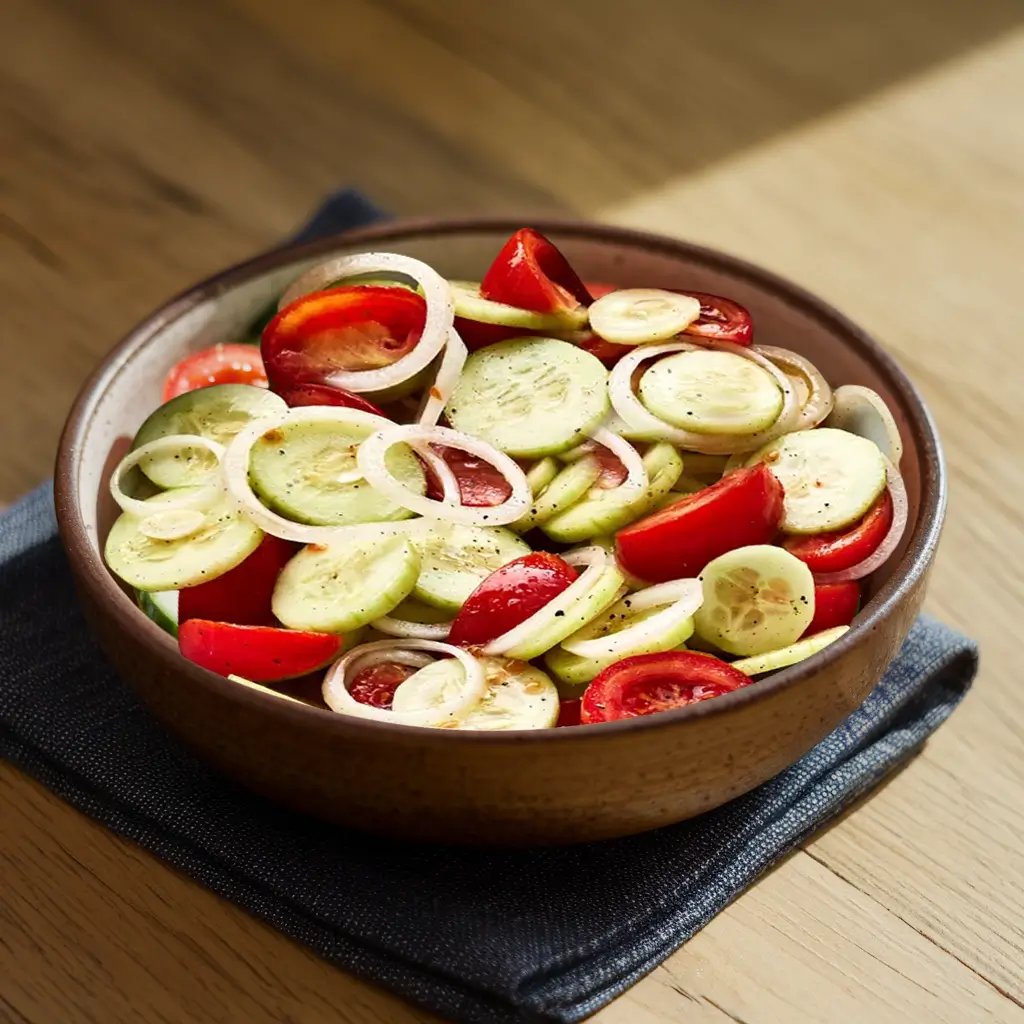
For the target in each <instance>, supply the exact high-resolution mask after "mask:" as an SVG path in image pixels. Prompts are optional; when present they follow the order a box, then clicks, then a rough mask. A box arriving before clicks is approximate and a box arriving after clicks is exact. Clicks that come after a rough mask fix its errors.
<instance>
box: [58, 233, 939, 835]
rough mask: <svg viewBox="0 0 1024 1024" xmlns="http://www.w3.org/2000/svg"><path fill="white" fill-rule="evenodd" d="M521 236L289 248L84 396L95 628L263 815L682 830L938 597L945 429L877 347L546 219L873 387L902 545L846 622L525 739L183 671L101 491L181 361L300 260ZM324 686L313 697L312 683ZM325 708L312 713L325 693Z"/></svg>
mask: <svg viewBox="0 0 1024 1024" xmlns="http://www.w3.org/2000/svg"><path fill="white" fill-rule="evenodd" d="M519 226H520V225H519V223H518V222H516V221H512V220H508V219H490V220H464V221H449V220H445V221H417V222H404V223H403V222H396V223H390V224H385V225H383V226H377V227H373V228H369V229H365V230H360V231H355V232H352V233H350V234H346V235H344V236H339V237H336V238H333V239H327V240H325V241H319V242H315V243H311V244H306V245H302V246H296V247H290V248H283V249H280V250H277V251H274V252H271V253H268V254H265V255H262V256H259V257H257V258H256V259H253V260H250V261H249V262H247V263H243V264H241V265H240V266H237V267H234V268H232V269H231V270H228V271H226V272H224V273H222V274H219V275H217V276H216V277H214V278H211V279H210V280H208V281H205V282H203V283H202V284H199V285H197V286H196V287H195V288H192V289H190V290H189V291H187V292H186V293H184V294H183V295H181V296H179V297H178V298H175V299H173V300H172V301H171V302H169V303H168V304H167V305H165V306H164V307H162V308H161V309H159V310H157V311H156V312H155V313H153V315H152V316H150V317H149V318H148V319H147V320H146V321H145V322H144V323H142V324H140V325H139V326H138V327H137V328H136V329H135V330H134V331H132V332H131V334H129V335H128V337H127V338H125V339H124V341H122V342H121V343H120V344H119V345H118V346H117V347H116V348H115V349H114V350H113V351H112V352H111V353H110V355H109V356H108V357H107V358H106V359H105V360H104V362H103V364H102V365H101V366H100V367H99V369H98V370H97V371H96V373H95V374H94V375H93V376H92V378H91V379H90V380H89V382H88V383H87V384H86V386H85V388H84V389H83V391H82V393H81V394H80V396H79V397H78V400H77V401H76V403H75V405H74V408H73V409H72V412H71V415H70V417H69V419H68V422H67V426H66V428H65V431H64V435H63V438H62V440H61V445H60V454H59V458H58V465H57V474H56V484H57V513H58V518H59V522H60V530H61V537H62V539H63V542H64V545H65V548H66V549H67V553H68V557H69V559H70V562H71V566H72V569H73V571H74V576H75V579H76V582H77V586H78V589H79V591H80V594H81V600H82V602H83V605H84V608H85V611H86V614H87V617H88V619H89V621H90V623H91V626H92V628H93V629H94V631H95V634H96V636H97V638H98V639H99V642H100V643H101V644H102V646H103V648H104V649H105V651H106V652H107V654H108V655H109V657H110V659H111V661H112V662H113V663H114V664H115V666H116V667H117V669H118V670H119V672H120V673H121V674H122V675H123V677H124V678H125V679H126V680H127V681H128V682H129V683H130V684H131V685H132V686H133V687H134V688H135V690H136V691H137V692H138V694H139V696H140V697H141V698H142V699H143V701H144V702H145V703H146V704H147V705H148V706H149V708H150V709H151V710H152V711H153V713H154V714H155V715H157V716H158V717H159V718H160V719H161V720H162V721H163V722H164V723H165V725H166V727H167V728H168V729H170V730H171V731H172V732H173V733H174V734H175V735H177V736H178V737H179V738H180V739H181V740H182V741H183V742H184V743H185V744H187V745H188V746H189V747H191V748H192V749H193V750H194V751H195V752H196V753H197V754H198V755H199V756H200V757H202V758H203V759H205V760H206V761H207V762H209V764H210V765H212V766H214V767H215V768H216V769H218V770H220V771H221V772H223V773H225V774H226V775H228V776H230V777H232V778H233V779H235V780H237V781H238V782H240V783H241V784H242V785H244V786H246V787H249V788H250V789H252V790H255V791H256V792H258V793H261V794H263V795H265V796H267V797H269V798H270V799H271V800H274V801H278V802H280V803H283V804H286V805H288V806H290V807H292V808H295V809H298V810H300V811H304V812H308V813H310V814H314V815H318V816H320V817H323V818H326V819H330V820H333V821H336V822H339V823H343V824H345V825H349V826H354V827H356V828H360V829H367V830H370V831H374V832H379V833H386V834H390V835H393V836H398V837H404V838H414V839H426V840H438V841H443V842H484V843H515V844H525V843H552V842H556V843H557V842H579V841H584V840H593V839H600V838H606V837H612V836H621V835H626V834H629V833H634V832H640V831H644V830H647V829H653V828H657V827H659V826H663V825H667V824H669V823H672V822H678V821H681V820H682V819H685V818H689V817H691V816H693V815H696V814H700V813H701V812H703V811H707V810H710V809H712V808H714V807H718V806H719V805H721V804H723V803H725V802H726V801H728V800H731V799H733V798H734V797H736V796H739V795H740V794H742V793H745V792H747V791H748V790H750V789H752V788H753V787H755V786H757V785H759V784H760V783H762V782H764V781H765V780H766V779H769V778H771V777H772V776H773V775H775V774H776V773H777V772H779V771H781V770H782V769H783V768H786V767H787V766H788V765H791V764H792V763H793V762H794V761H796V760H797V759H798V758H800V757H801V756H802V755H803V754H805V753H807V751H808V750H810V749H811V747H813V746H814V745H815V744H816V743H817V742H818V741H819V740H821V739H822V738H823V737H824V736H825V735H827V734H828V733H829V732H830V731H831V730H832V729H834V728H835V727H836V726H837V725H838V724H839V723H840V722H841V721H842V720H843V719H844V718H845V717H846V716H847V715H848V714H849V713H850V712H851V711H853V710H854V709H855V708H856V707H857V706H858V705H859V704H860V703H861V701H863V700H864V698H865V697H866V696H867V694H868V692H869V691H870V690H871V689H872V687H874V686H875V684H876V683H877V682H878V680H879V678H880V677H881V675H882V673H883V672H884V671H885V668H886V666H887V665H888V664H889V662H890V661H891V660H892V658H893V657H894V655H895V654H896V652H897V650H898V649H899V646H900V644H901V642H902V641H903V639H904V637H905V636H906V634H907V631H908V629H909V628H910V625H911V623H912V622H913V619H914V617H915V615H916V614H917V612H918V609H919V607H920V605H921V601H922V599H923V596H924V590H925V582H926V579H927V576H928V571H929V568H930V566H931V563H932V559H933V556H934V553H935V548H936V544H937V542H938V538H939V532H940V528H941V523H942V517H943V509H944V504H945V481H944V475H943V467H942V459H941V454H940V449H939V443H938V439H937V437H936V433H935V428H934V425H933V423H932V421H931V419H930V417H929V415H928V412H927V410H926V409H925V407H924V405H923V404H922V401H921V399H920V397H919V396H918V394H917V392H916V391H915V389H914V387H913V385H912V384H911V383H910V381H908V380H907V378H906V376H905V375H904V374H903V373H902V372H901V370H900V369H899V367H898V366H897V365H896V364H895V363H894V362H893V360H892V359H891V358H890V357H889V356H888V355H887V354H886V353H885V351H884V350H883V349H882V348H881V347H880V346H879V345H878V344H877V342H875V341H873V340H872V339H871V338H870V337H868V336H867V335H866V334H865V333H864V332H863V331H862V330H860V329H859V328H858V327H856V326H855V325H854V324H852V323H851V322H850V321H849V320H847V319H846V318H845V317H843V316H841V315H840V314H839V313H837V312H836V311H835V310H834V309H832V308H830V307H829V306H828V305H827V304H826V303H824V302H822V301H821V300H819V299H817V298H815V297H814V296H812V295H809V294H808V293H807V292H805V291H803V290H801V289H800V288H798V287H795V286H794V285H792V284H789V283H788V282H786V281H784V280H781V279H779V278H778V277H776V276H774V275H773V274H770V273H768V272H766V271H764V270H761V269H758V268H757V267H754V266H751V265H749V264H747V263H743V262H741V261H739V260H736V259H733V258H731V257H729V256H725V255H722V254H720V253H717V252H713V251H710V250H708V249H704V248H700V247H697V246H694V245H689V244H687V243H685V242H681V241H677V240H675V239H671V238H664V237H659V236H656V235H649V234H642V233H639V232H635V231H629V230H625V229H621V228H614V227H607V226H603V225H598V224H591V223H568V222H540V223H537V224H536V226H537V227H538V228H539V229H540V230H541V231H543V232H545V233H546V234H548V235H549V236H550V237H551V238H552V239H553V240H554V241H555V243H556V244H557V245H559V246H560V247H561V248H562V249H563V251H564V252H565V253H566V255H567V256H568V258H569V260H570V261H571V262H572V264H573V265H574V266H575V267H576V269H577V270H578V271H579V272H580V275H581V276H582V277H583V278H584V279H589V280H595V281H607V282H611V283H615V284H619V285H622V286H653V287H657V286H663V287H670V288H672V287H679V288H693V289H695V290H699V291H705V292H712V293H717V294H721V295H727V296H730V297H731V298H734V299H736V300H738V301H739V302H741V303H743V304H744V305H745V306H747V307H748V308H749V309H750V311H751V312H752V314H753V317H754V322H755V328H756V334H757V339H758V340H759V341H760V342H762V343H765V344H772V345H783V346H786V347H788V348H792V349H795V350H796V351H798V352H801V353H803V354H804V355H806V356H808V357H809V358H810V359H811V360H813V362H814V363H815V364H816V365H817V366H818V367H819V368H820V369H821V370H822V371H823V372H824V374H825V375H826V377H827V378H828V379H829V380H830V381H832V382H833V383H834V384H838V383H854V384H864V385H868V386H869V387H872V388H874V389H875V390H876V391H878V392H879V393H880V394H881V395H882V396H883V397H884V398H885V400H886V401H887V402H888V404H889V406H890V408H891V409H892V410H893V413H894V414H895V417H896V421H897V423H898V425H899V428H900V431H901V433H902V435H903V439H904V444H905V449H906V450H905V455H904V459H903V464H902V471H903V474H904V479H905V481H906V486H907V491H908V494H909V501H910V520H909V526H908V529H907V532H906V534H905V537H904V540H903V543H902V545H901V547H900V549H899V550H898V552H897V553H896V555H895V556H894V557H893V558H892V559H890V561H889V563H888V564H887V565H886V566H885V567H884V568H883V569H882V570H880V571H879V572H878V573H876V574H875V578H874V579H873V580H872V583H871V586H870V588H869V598H868V599H867V600H866V601H865V604H864V607H863V608H862V610H861V612H860V613H859V614H858V616H857V620H856V622H855V624H854V627H853V629H851V630H850V632H849V633H847V634H846V635H845V636H844V637H843V638H842V639H840V640H839V641H838V642H836V643H834V644H832V645H831V646H830V647H828V648H827V649H825V650H824V651H822V652H821V653H819V654H816V655H815V656H814V657H812V658H809V659H808V660H806V661H804V662H802V663H801V664H798V665H795V666H793V667H791V668H788V669H785V670H783V671H780V672H777V673H776V674H774V675H772V676H769V677H767V678H765V679H763V680H762V681H759V682H755V683H754V684H753V685H751V686H749V687H747V688H745V689H742V690H739V691H737V692H735V693H731V694H728V695H726V696H723V697H719V698H716V699H714V700H711V701H707V702H705V703H701V704H696V705H693V706H691V707H687V708H683V709H680V710H677V711H670V712H665V713H661V714H656V715H651V716H648V717H643V718H636V719H629V720H625V721H619V722H612V723H606V724H602V725H593V726H587V727H580V728H565V729H552V730H543V731H533V732H527V731H523V732H510V733H501V732H497V733H491V732H457V731H454V732H453V731H450V730H431V729H410V728H404V727H401V726H392V725H388V724H386V723H378V722H370V721H362V720H359V719H355V718H349V717H345V716H342V715H337V714H333V713H331V712H329V711H327V710H326V709H324V708H323V707H322V706H321V707H315V706H301V705H297V704H294V703H290V702H286V701H281V700H277V699H276V698H274V697H271V696H266V695H263V694H260V693H258V692H254V691H252V690H249V689H247V688H244V687H241V686H239V685H237V684H235V683H233V682H230V681H229V680H227V679H222V678H220V677H219V676H216V675H214V674H212V673H210V672H207V671H205V670H204V669H201V668H199V667H198V666H196V665H193V664H191V663H190V662H188V661H186V660H185V659H184V658H182V657H181V656H180V655H179V654H178V650H177V647H176V645H175V642H174V641H173V640H172V638H171V637H169V636H168V635H167V634H166V633H164V632H162V631H161V630H160V629H159V628H158V627H157V626H156V625H154V624H153V623H152V622H150V621H149V620H148V619H147V618H146V617H145V616H144V615H143V614H142V613H141V612H140V611H139V609H138V608H137V607H136V606H135V604H134V602H133V601H132V599H131V597H130V596H129V594H128V593H127V592H126V591H125V590H124V589H122V587H121V586H119V584H118V583H117V581H116V580H115V579H114V577H113V576H111V574H110V573H109V572H108V571H107V570H106V568H105V567H104V564H103V561H102V558H101V555H100V552H101V550H102V545H103V540H104V538H105V533H106V530H107V529H108V528H109V525H110V523H111V522H112V520H113V516H114V512H115V510H114V509H113V508H112V507H111V502H110V500H109V497H108V495H107V479H108V476H109V474H110V472H111V470H112V469H113V467H114V466H115V465H116V463H117V461H118V459H119V458H120V457H121V455H122V454H123V452H124V451H125V450H126V448H127V446H128V443H129V440H130V438H131V437H132V435H133V434H134V433H135V431H136V429H137V428H138V426H139V425H140V424H141V423H142V421H143V419H145V417H146V415H147V414H148V413H149V412H150V411H151V410H152V409H153V408H155V407H156V405H157V404H158V403H159V400H160V384H161V381H162V379H163V377H164V375H165V374H166V372H167V370H168V369H169V368H170V367H171V365H172V364H174V363H175V362H176V361H178V360H179V359H181V358H182V357H183V356H185V355H186V354H187V353H189V352H192V351H195V350H197V349H199V348H202V347H204V346H207V345H210V344H213V343H215V342H218V341H224V340H231V339H232V338H234V337H236V335H237V333H238V331H239V330H240V329H241V328H242V326H243V325H244V324H246V323H248V322H249V321H251V319H252V318H253V316H254V315H255V314H256V313H257V312H258V311H259V310H261V309H262V308H264V307H265V306H266V305H267V303H268V302H269V301H271V300H272V299H273V298H274V297H275V296H276V295H278V294H279V293H280V292H281V291H282V290H283V289H284V288H285V287H286V285H287V284H288V283H289V282H291V281H292V280H293V279H294V278H295V277H296V276H298V274H300V273H301V272H302V271H304V270H305V269H307V268H308V267H310V266H312V265H314V264H316V263H317V262H319V261H320V260H322V259H324V258H326V257H327V256H329V255H333V254H336V253H344V252H349V251H357V252H358V251H365V250H388V251H394V252H401V253H406V254H408V255H411V256H416V257H419V258H420V259H423V260H425V261H427V262H428V263H430V264H431V265H432V266H434V267H435V268H436V269H437V270H438V271H440V272H441V273H442V274H444V275H446V276H448V277H454V278H468V279H474V278H475V279H479V278H480V276H481V275H482V273H483V271H484V270H485V269H486V267H487V266H488V264H489V263H490V260H491V259H492V258H493V256H494V255H495V254H496V253H497V252H498V250H499V248H500V247H501V244H502V243H503V242H504V240H505V239H506V238H507V237H508V235H510V234H511V233H512V232H513V231H514V230H515V229H516V228H517V227H519ZM311 692H312V693H315V690H311ZM314 699H315V698H314Z"/></svg>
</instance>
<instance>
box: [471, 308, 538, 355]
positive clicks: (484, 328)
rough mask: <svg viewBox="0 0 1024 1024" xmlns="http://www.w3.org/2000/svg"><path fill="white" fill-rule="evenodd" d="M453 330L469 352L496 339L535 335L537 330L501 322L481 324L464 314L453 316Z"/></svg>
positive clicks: (504, 339)
mask: <svg viewBox="0 0 1024 1024" xmlns="http://www.w3.org/2000/svg"><path fill="white" fill-rule="evenodd" d="M455 330H457V331H458V332H459V337H460V338H462V340H463V341H464V342H465V343H466V348H468V349H469V351H470V352H475V351H476V350H477V349H478V348H487V346H488V345H493V344H494V343H495V342H498V341H506V340H507V339H509V338H522V337H526V336H528V335H535V334H537V333H539V332H537V331H527V330H523V328H522V327H505V326H504V325H503V324H483V323H480V321H479V320H467V319H466V318H465V317H464V316H457V317H456V318H455Z"/></svg>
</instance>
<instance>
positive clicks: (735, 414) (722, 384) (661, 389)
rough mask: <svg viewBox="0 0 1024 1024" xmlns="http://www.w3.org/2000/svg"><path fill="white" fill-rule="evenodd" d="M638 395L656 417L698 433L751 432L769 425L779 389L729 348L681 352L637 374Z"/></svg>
mask: <svg viewBox="0 0 1024 1024" xmlns="http://www.w3.org/2000/svg"><path fill="white" fill-rule="evenodd" d="M639 393H640V400H641V401H642V402H643V404H644V405H645V406H646V407H647V408H648V409H649V410H650V411H651V412H652V413H654V415H655V416H657V417H658V418H659V419H663V420H665V422H666V423H671V424H672V425H673V426H676V427H684V428H685V429H687V430H692V431H693V432H694V433H698V434H752V433H754V432H755V431H758V430H764V429H765V428H766V427H770V426H771V425H772V424H773V423H774V422H775V421H776V420H777V419H778V418H779V413H780V412H781V411H782V405H783V395H782V392H781V391H780V390H779V388H778V386H777V385H776V383H775V381H774V379H773V378H772V376H771V375H770V374H769V373H767V372H766V371H765V370H763V369H762V368H761V367H760V366H758V365H757V363H755V362H752V361H751V360H749V359H744V358H743V357H742V356H738V355H735V354H734V353H732V352H712V351H707V350H703V349H701V350H699V351H695V352H680V353H679V354H678V355H674V356H668V357H667V358H665V359H662V360H660V361H659V362H657V363H655V364H654V366H652V367H651V368H650V369H649V370H648V371H647V372H646V373H645V374H644V375H643V376H642V377H641V378H640V392H639Z"/></svg>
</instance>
